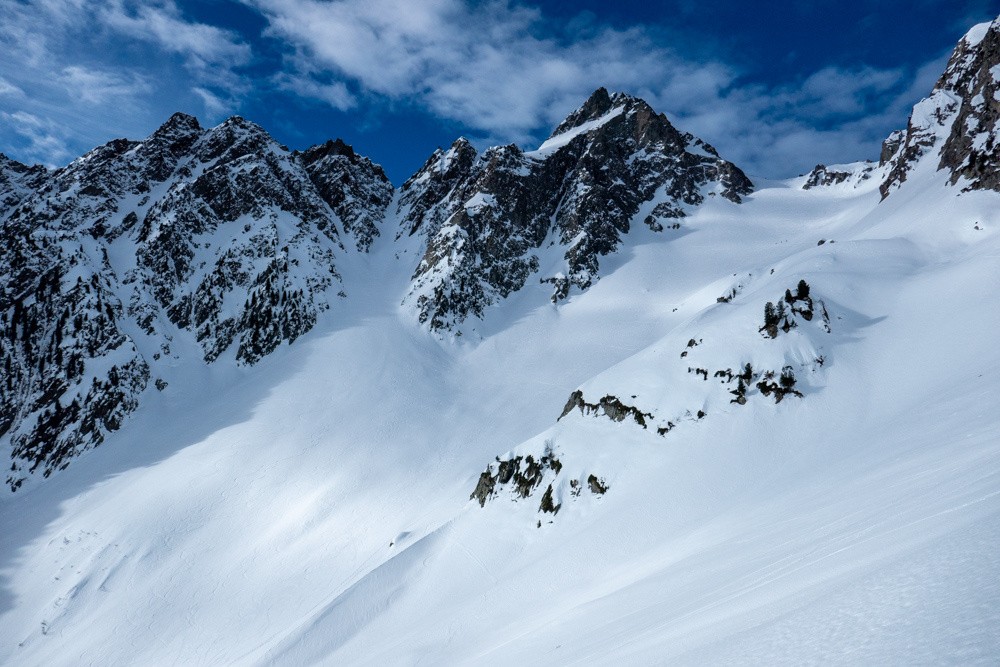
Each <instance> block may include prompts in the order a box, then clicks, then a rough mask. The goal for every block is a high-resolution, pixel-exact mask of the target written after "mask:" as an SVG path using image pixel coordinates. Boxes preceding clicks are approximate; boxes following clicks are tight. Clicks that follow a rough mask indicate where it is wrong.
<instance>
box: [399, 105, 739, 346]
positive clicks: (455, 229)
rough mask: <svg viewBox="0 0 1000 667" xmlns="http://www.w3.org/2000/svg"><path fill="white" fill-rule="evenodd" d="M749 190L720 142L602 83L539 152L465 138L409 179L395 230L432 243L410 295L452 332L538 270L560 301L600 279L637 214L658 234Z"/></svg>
mask: <svg viewBox="0 0 1000 667" xmlns="http://www.w3.org/2000/svg"><path fill="white" fill-rule="evenodd" d="M752 188H753V185H752V183H750V181H749V180H748V179H747V177H746V176H745V175H744V174H743V172H742V171H740V170H739V169H738V168H737V167H735V166H734V165H733V164H731V163H729V162H727V161H725V160H723V159H721V158H720V157H719V155H718V153H717V152H716V151H715V149H714V148H712V147H711V146H709V145H708V144H706V143H704V142H702V141H701V140H699V139H696V138H695V137H693V136H691V135H690V134H684V133H681V132H679V131H678V130H676V129H675V128H674V127H673V125H671V124H670V122H669V121H668V120H667V118H666V117H665V116H663V115H662V114H656V113H655V112H654V111H653V110H652V109H651V108H650V107H649V105H648V104H646V103H645V102H643V101H642V100H640V99H636V98H634V97H630V96H628V95H623V94H616V95H613V96H612V95H609V94H608V92H607V91H606V90H604V89H603V88H602V89H600V90H598V91H597V92H595V93H594V94H593V95H592V96H591V97H590V99H589V100H587V102H586V103H585V104H584V105H583V106H582V107H580V109H578V110H577V111H575V112H574V113H573V114H571V115H570V116H569V117H568V118H567V119H566V120H565V121H564V122H563V123H562V124H560V125H559V127H557V128H556V131H555V132H554V133H553V135H552V136H551V137H550V138H549V140H548V141H546V142H545V143H544V144H543V145H542V146H541V147H540V148H539V149H538V150H536V151H532V152H527V153H526V152H523V151H521V150H520V149H519V148H518V147H516V146H513V145H511V146H501V147H497V148H491V149H489V150H488V151H486V152H485V153H484V154H482V155H477V154H476V151H475V149H474V148H473V147H472V146H471V145H470V144H469V143H468V142H467V141H465V140H464V139H460V140H459V141H457V142H455V144H454V145H452V147H451V148H450V149H449V150H448V151H438V152H437V153H435V154H434V155H433V156H431V159H430V160H428V162H427V163H426V164H425V165H424V167H423V168H422V169H421V170H420V171H418V172H417V174H415V175H414V176H413V178H411V179H410V180H409V181H407V182H406V183H405V184H404V185H403V187H402V190H401V198H400V202H399V214H400V216H401V219H402V229H401V232H400V233H401V234H420V235H422V236H423V237H424V239H425V252H424V256H423V259H422V261H421V262H420V264H419V266H418V267H417V269H416V272H415V273H414V282H413V286H412V289H411V290H410V292H409V294H408V295H407V297H406V302H407V303H409V304H411V305H412V306H413V307H415V309H416V311H417V313H418V317H419V319H420V321H421V322H425V323H428V324H429V326H430V327H431V328H433V329H450V328H452V327H453V326H455V325H456V324H458V323H460V322H462V321H463V320H464V319H465V318H466V317H468V316H470V315H473V316H481V315H482V313H483V309H484V308H486V307H487V306H489V305H491V304H493V303H496V302H497V301H499V300H500V299H503V298H506V297H507V296H508V295H510V294H511V293H512V292H515V291H517V290H519V289H521V288H522V287H523V286H524V285H525V283H526V282H527V281H528V279H529V278H530V277H531V276H533V275H535V274H537V273H539V272H540V271H542V270H544V271H545V273H543V274H542V275H541V276H540V279H541V280H542V281H543V282H547V283H551V284H552V285H553V296H552V299H553V301H558V300H560V299H563V298H565V297H566V296H567V295H568V294H569V291H570V289H571V288H572V287H577V288H579V289H586V288H587V287H589V286H590V285H591V284H592V283H593V282H594V281H595V280H597V279H598V275H599V268H600V258H601V257H604V256H606V255H608V254H609V253H612V252H615V251H616V250H617V249H618V248H619V246H620V245H621V242H622V238H623V236H624V235H625V234H626V233H628V231H629V229H630V225H631V224H632V223H633V221H635V220H637V219H638V220H639V221H640V222H641V223H642V224H645V225H648V226H649V227H650V228H651V229H654V230H656V231H662V230H663V228H664V224H663V222H664V221H666V220H669V221H671V223H672V222H673V221H674V220H675V219H677V218H680V217H683V216H684V215H685V208H686V207H690V206H697V205H698V204H700V203H702V202H703V201H704V199H705V196H706V194H713V195H718V196H721V197H724V198H726V199H729V200H730V201H733V202H740V201H741V197H742V196H744V195H746V194H748V193H749V192H751V190H752ZM546 256H549V259H550V260H551V261H547V262H546V267H543V266H542V261H543V259H544V258H546ZM551 264H555V265H557V266H558V265H561V267H562V268H561V269H558V268H555V269H554V270H553V269H551V268H549V265H551Z"/></svg>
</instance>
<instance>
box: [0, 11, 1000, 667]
mask: <svg viewBox="0 0 1000 667" xmlns="http://www.w3.org/2000/svg"><path fill="white" fill-rule="evenodd" d="M998 45H1000V19H998V21H995V22H993V23H988V24H983V25H980V26H976V27H974V28H973V29H972V30H971V31H970V32H969V33H968V34H967V35H966V36H965V37H964V38H963V40H962V41H961V42H959V44H958V46H957V47H956V50H955V54H954V55H953V57H952V58H951V60H950V61H949V63H948V66H947V70H946V72H945V74H944V76H943V77H942V78H941V80H940V81H939V82H938V84H937V85H936V86H935V88H934V90H933V91H932V92H931V95H930V97H928V98H927V99H925V100H923V101H921V102H919V103H917V104H916V106H915V107H914V112H913V115H912V117H911V118H910V121H909V123H908V127H907V128H906V129H905V130H904V131H901V132H899V133H894V134H893V135H892V136H891V137H889V139H887V141H886V143H885V145H884V147H883V152H882V155H881V159H880V162H879V163H874V162H858V163H856V164H848V165H828V166H824V165H818V166H817V168H816V169H814V170H813V171H812V172H811V173H810V174H807V175H805V176H801V177H798V178H793V179H789V180H786V181H779V182H774V181H767V180H764V179H754V182H753V184H751V181H750V180H749V179H748V178H747V177H746V176H745V175H744V174H743V172H742V171H740V170H739V168H738V167H737V166H735V165H733V164H731V163H729V162H727V161H725V160H724V159H722V158H721V157H720V156H719V155H718V154H717V152H716V151H715V150H714V149H713V148H711V146H709V145H708V144H706V143H705V142H704V141H702V140H700V139H696V138H694V137H692V136H691V135H688V134H684V133H682V132H680V131H679V130H677V129H675V128H674V127H673V126H672V125H671V124H670V123H669V122H668V121H667V119H666V118H665V117H664V116H662V115H659V114H657V113H655V112H654V111H653V110H652V109H651V108H650V107H649V106H648V105H647V104H646V103H645V102H643V101H642V100H638V99H636V98H633V97H630V96H627V95H623V94H610V93H608V92H607V91H605V90H603V89H601V90H598V91H597V92H595V93H594V94H593V95H592V96H591V98H590V99H589V100H587V101H586V102H585V103H584V105H583V106H582V107H580V109H578V110H577V111H575V112H574V113H572V114H571V115H570V116H569V117H568V118H567V119H566V120H565V121H564V122H563V123H562V124H560V125H559V126H558V127H557V128H556V129H555V131H554V132H553V134H552V136H551V137H550V138H549V139H548V140H547V141H545V142H544V143H543V144H542V145H541V146H540V147H538V148H537V149H536V150H533V151H524V150H522V149H520V148H518V147H516V146H504V147H498V148H493V149H489V150H487V151H485V152H484V153H482V154H481V155H480V154H478V152H477V151H476V150H475V149H474V148H473V147H472V146H471V144H469V142H467V141H465V140H461V139H460V140H458V141H456V142H455V143H454V144H453V145H452V146H451V147H450V148H449V149H448V150H440V151H438V152H436V153H435V154H434V155H432V156H431V158H430V159H429V160H428V161H427V163H426V164H425V165H424V167H423V168H421V170H420V171H418V172H417V173H416V174H415V175H414V176H413V177H412V178H410V179H409V180H408V181H407V182H406V183H405V184H404V185H402V186H401V187H400V188H399V189H398V190H394V188H393V187H392V185H391V184H390V183H389V181H388V180H387V179H386V177H385V175H384V174H383V172H382V170H381V169H380V168H379V167H378V166H377V165H374V164H372V163H371V161H370V160H368V159H366V158H364V157H362V156H360V155H359V154H357V153H356V152H355V151H354V149H352V148H351V147H349V146H347V145H345V144H344V143H343V142H341V141H332V142H327V143H326V144H322V145H319V146H315V147H313V148H310V149H308V150H306V151H303V152H295V151H289V150H288V149H286V148H284V147H283V146H280V145H278V144H277V143H276V142H275V141H274V140H273V139H272V138H271V137H269V136H268V135H267V133H266V132H265V131H264V130H263V129H261V128H259V127H258V126H256V125H254V124H252V123H250V122H248V121H246V120H244V119H241V118H232V119H230V120H228V121H226V122H225V123H223V124H222V125H220V126H218V127H215V128H210V129H205V128H202V127H201V126H200V125H199V124H198V122H197V121H196V120H195V119H194V118H191V117H190V116H185V115H181V114H178V115H175V116H174V117H172V118H171V119H170V120H169V121H168V122H167V123H166V124H165V125H164V126H163V127H162V128H160V129H159V130H158V131H157V132H155V133H154V134H153V135H152V136H150V137H149V138H147V139H145V140H142V141H127V140H117V141H113V142H110V143H109V144H107V145H105V146H102V147H99V148H97V149H95V150H94V151H91V152H90V153H88V154H87V155H85V156H83V157H82V158H80V159H78V160H76V161H74V162H72V163H71V164H70V165H68V166H66V167H63V168H61V169H56V170H53V171H48V170H46V169H44V168H41V167H26V166H24V165H20V164H18V163H16V162H13V161H10V160H8V159H6V158H0V202H2V208H0V238H2V240H3V243H2V244H0V276H2V279H0V369H2V372H3V376H2V378H0V390H2V393H0V444H2V445H3V446H4V447H8V448H9V451H11V453H12V464H13V467H12V470H11V473H10V478H9V480H8V484H9V485H10V486H11V487H12V488H13V489H16V492H5V493H4V494H3V497H2V499H0V535H3V540H2V542H0V662H3V663H5V664H19V665H20V664H81V663H90V664H164V663H181V664H220V663H221V664H387V663H388V664H415V663H419V662H423V663H433V664H512V663H525V664H541V663H545V664H552V663H558V664H563V663H578V662H598V663H612V662H614V663H622V662H625V663H630V664H631V663H638V664H663V663H668V664H734V663H737V664H801V663H814V662H822V663H839V664H858V663H862V664H885V663H893V664H898V663H906V664H910V663H919V664H924V663H941V662H949V663H962V664H991V663H993V662H995V661H996V657H997V655H1000V632H998V630H997V628H1000V602H998V600H1000V583H998V582H1000V559H998V558H997V555H996V554H997V545H998V544H1000V416H998V415H1000V410H997V401H996V399H995V396H996V393H997V378H998V377H1000V348H998V347H997V345H996V336H995V334H994V332H995V331H997V330H1000V303H998V300H997V296H996V295H995V294H994V290H993V285H994V283H995V282H996V281H997V280H998V279H1000V263H998V262H997V257H1000V233H998V230H1000V205H998V204H1000V193H998V191H997V190H998V188H997V187H996V183H997V182H998V181H997V174H1000V165H998V164H997V160H998V159H1000V154H998V151H1000V146H997V142H996V137H995V133H996V118H997V111H998V109H1000V107H998V106H997V105H998V104H1000V103H998V102H997V99H996V92H997V91H996V89H997V86H998V82H1000V46H998ZM859 157H863V156H859ZM99 444H100V445H101V446H100V447H96V445H99ZM62 468H65V470H60V469H62ZM32 471H34V472H35V473H37V474H34V475H32V474H31V472H32ZM55 471H59V472H57V473H56V474H50V473H53V472H55ZM43 476H44V477H49V478H48V479H44V480H43V479H40V478H41V477H43Z"/></svg>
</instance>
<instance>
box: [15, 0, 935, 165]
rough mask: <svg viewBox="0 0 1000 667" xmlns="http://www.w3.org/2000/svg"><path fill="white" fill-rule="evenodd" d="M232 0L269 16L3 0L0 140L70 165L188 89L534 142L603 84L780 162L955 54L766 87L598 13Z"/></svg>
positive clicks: (747, 155)
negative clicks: (420, 120)
mask: <svg viewBox="0 0 1000 667" xmlns="http://www.w3.org/2000/svg"><path fill="white" fill-rule="evenodd" d="M233 1H238V2H240V3H242V6H243V11H247V9H249V10H252V12H253V13H256V15H257V16H258V18H259V19H260V25H262V26H263V28H262V29H260V28H256V29H254V30H253V31H250V32H247V31H244V32H243V33H240V32H237V31H236V30H235V29H233V28H227V27H222V26H220V25H213V24H212V22H211V21H210V20H208V19H205V18H202V20H200V21H199V20H195V19H193V18H191V16H190V15H189V14H186V13H185V11H184V10H185V6H184V5H183V3H182V2H181V1H180V0H155V1H152V2H139V1H138V0H89V1H88V0H35V1H34V2H31V3H22V2H17V1H12V2H5V3H0V49H3V51H4V53H5V59H4V62H3V63H2V64H0V112H2V113H3V120H4V125H3V127H0V147H2V148H0V150H11V149H17V152H18V156H19V157H21V159H28V160H37V161H41V162H45V163H49V164H57V163H59V162H61V161H64V160H65V159H67V158H68V157H71V156H73V155H75V154H77V153H78V152H80V151H81V150H85V149H86V148H89V147H91V146H93V145H95V144H96V143H99V142H100V141H104V140H106V139H107V138H109V137H108V136H107V133H108V131H109V129H110V130H111V131H113V132H114V133H116V134H123V135H127V136H142V135H144V134H145V133H147V132H148V131H149V130H150V129H151V128H152V127H155V125H156V124H158V123H159V122H161V121H162V120H163V119H165V118H166V117H168V116H169V115H170V113H172V112H173V111H176V110H178V108H180V106H181V105H184V106H185V107H186V108H185V110H191V111H195V112H196V113H199V114H201V115H203V116H207V120H208V121H209V122H212V121H215V120H219V119H221V118H222V117H223V116H224V115H227V114H230V113H236V112H240V111H243V109H244V108H246V107H252V106H253V104H254V103H255V101H257V100H259V99H261V98H262V96H264V95H267V96H269V97H268V100H269V102H268V103H269V104H273V101H274V100H279V101H280V100H287V101H288V107H289V108H292V107H294V106H295V103H297V102H298V103H301V102H302V101H304V100H306V101H311V103H312V104H319V105H326V106H327V107H329V108H330V109H333V110H337V111H339V112H343V113H344V114H345V117H346V118H347V119H348V121H347V122H356V123H358V124H362V123H363V122H364V120H363V119H364V117H365V116H366V115H371V114H372V113H376V114H377V113H378V111H379V110H382V109H386V108H388V109H393V110H400V109H402V110H403V111H404V112H412V113H419V114H423V115H427V116H431V117H434V118H437V119H440V120H442V121H445V122H448V123H451V124H455V125H458V126H460V127H461V128H464V131H466V132H468V133H469V134H471V135H472V136H473V137H474V138H476V139H477V140H478V141H479V143H481V144H486V143H508V142H517V143H520V144H522V145H526V146H532V145H533V144H535V143H537V142H539V141H541V140H542V139H544V138H545V136H546V135H547V133H548V131H549V130H550V129H551V128H552V127H554V126H555V125H556V124H557V123H558V122H559V121H560V120H561V119H562V118H563V117H565V116H566V114H567V113H569V112H570V111H572V110H573V109H574V108H576V107H577V106H579V105H580V104H581V103H582V102H583V100H585V99H586V98H587V96H588V95H589V94H590V93H591V92H592V91H593V90H594V89H595V88H597V87H599V86H605V87H607V88H609V89H612V90H621V91H625V92H628V93H631V94H634V95H637V96H640V97H643V98H645V99H646V100H647V101H649V102H650V104H652V105H653V106H654V108H656V109H657V110H660V111H663V112H665V113H667V115H668V116H669V117H670V118H671V120H672V121H674V122H675V124H676V125H677V126H678V127H679V128H681V129H683V130H687V131H690V132H693V133H694V134H697V135H698V136H700V137H702V138H704V139H705V140H706V141H709V142H710V143H712V144H714V145H715V146H716V147H717V148H718V149H719V150H720V152H722V154H723V155H724V156H725V157H727V158H729V159H731V160H733V161H734V162H737V163H738V164H740V165H741V166H743V167H744V168H746V169H748V170H749V171H751V172H755V173H758V174H765V175H769V176H780V175H790V173H789V172H792V171H802V170H805V169H808V168H809V167H810V166H812V163H814V162H815V161H819V160H822V161H827V162H838V161H847V160H853V159H861V158H864V157H869V156H874V155H875V154H876V152H877V147H878V143H879V142H880V141H881V139H882V138H883V137H884V136H885V135H886V134H887V133H888V132H889V131H890V130H891V129H894V128H895V127H898V126H901V125H902V124H903V123H905V119H906V116H907V113H908V110H909V108H910V107H911V106H912V105H913V104H914V103H915V102H916V101H917V100H919V99H920V98H921V97H922V96H924V95H926V94H927V93H928V92H929V90H930V87H931V86H932V85H933V82H934V79H935V78H936V76H937V75H938V74H939V73H940V71H941V70H942V69H943V65H944V58H945V56H946V54H930V55H933V56H935V57H933V58H932V59H931V60H930V61H929V62H927V63H925V64H923V65H922V66H919V67H909V68H906V67H901V68H896V69H879V68H873V67H866V66H863V65H862V66H856V67H852V68H843V67H833V66H830V67H824V68H822V69H820V70H819V71H816V72H813V73H812V74H811V75H809V76H806V77H802V78H799V79H797V80H794V81H788V82H786V83H784V84H778V85H773V84H772V85H763V84H761V83H759V82H755V81H754V80H753V79H752V78H751V77H750V76H749V75H748V73H747V72H745V71H743V70H742V69H741V68H740V66H739V65H738V64H734V63H730V62H723V61H720V60H713V59H710V58H704V57H695V56H693V55H691V54H690V53H688V52H684V51H683V50H682V48H681V47H680V46H678V45H677V44H676V43H674V41H673V40H672V38H671V37H670V35H669V33H667V32H665V31H664V30H662V29H661V28H657V27H650V26H643V25H635V26H632V27H614V26H611V25H607V24H603V23H601V22H600V21H598V20H597V19H596V18H595V17H594V16H593V15H580V16H578V17H576V18H574V19H571V20H559V21H557V20H554V19H552V18H551V17H548V16H546V15H545V14H544V13H543V12H542V11H541V10H540V9H538V8H537V7H535V6H531V5H528V4H524V3H521V2H510V1H508V0H475V1H473V0H329V1H327V0H323V1H321V0H216V2H215V3H214V6H216V7H217V8H221V9H225V7H227V6H230V7H231V4H230V5H227V4H226V3H227V2H230V3H231V2H233ZM678 27H679V26H678ZM262 54H267V55H268V57H264V56H263V55H262ZM275 54H276V55H275ZM299 108H300V109H301V104H300V105H299ZM352 114H353V115H352ZM351 119H353V121H351ZM260 120H261V122H263V123H264V124H265V125H266V124H267V119H266V118H262V119H260ZM292 121H293V122H294V118H292ZM311 139H313V140H315V141H320V140H322V139H325V137H312V138H311ZM359 149H360V150H362V151H363V152H364V150H365V147H364V146H359ZM423 157H425V156H416V157H415V162H416V163H419V161H421V160H422V159H423Z"/></svg>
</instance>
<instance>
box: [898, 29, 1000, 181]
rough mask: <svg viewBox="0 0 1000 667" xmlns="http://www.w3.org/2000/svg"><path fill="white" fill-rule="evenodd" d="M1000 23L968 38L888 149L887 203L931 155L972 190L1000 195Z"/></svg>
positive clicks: (959, 44)
mask: <svg viewBox="0 0 1000 667" xmlns="http://www.w3.org/2000/svg"><path fill="white" fill-rule="evenodd" d="M998 95H1000V18H998V19H996V20H994V21H992V22H989V23H981V24H979V25H977V26H975V27H973V28H972V29H971V30H969V32H968V33H966V34H965V36H964V37H962V39H961V40H959V42H958V44H957V45H956V46H955V50H954V52H953V53H952V55H951V58H950V59H949V60H948V65H947V67H946V68H945V71H944V74H942V75H941V78H940V79H938V82H937V84H935V86H934V89H933V90H932V91H931V94H930V96H929V97H927V98H925V99H923V100H921V101H920V102H918V103H917V104H916V105H915V106H914V107H913V112H912V114H911V115H910V120H909V122H908V124H907V128H906V130H905V131H904V132H894V133H893V134H891V135H890V136H889V138H888V139H886V141H885V143H884V144H883V146H882V162H883V163H887V164H890V165H891V166H890V168H889V173H888V175H887V176H886V178H885V181H883V183H882V185H881V187H880V190H881V192H882V198H883V199H884V198H885V197H888V196H889V194H890V193H891V192H892V191H893V190H894V189H895V188H897V187H899V186H900V185H901V184H902V183H903V182H904V181H905V180H906V179H907V177H908V175H909V173H910V172H911V171H912V170H913V167H914V165H915V164H916V163H917V162H918V161H920V160H921V159H923V158H924V157H925V156H926V157H927V158H928V159H936V160H937V169H938V170H943V169H947V170H948V172H949V179H948V180H949V182H950V183H951V184H952V185H961V186H962V188H963V189H966V190H997V191H1000V136H998V135H1000V101H998Z"/></svg>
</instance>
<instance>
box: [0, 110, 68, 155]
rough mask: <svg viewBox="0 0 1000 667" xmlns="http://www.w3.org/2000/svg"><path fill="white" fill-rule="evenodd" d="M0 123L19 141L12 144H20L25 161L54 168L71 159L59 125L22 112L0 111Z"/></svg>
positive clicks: (63, 130) (63, 129) (62, 128)
mask: <svg viewBox="0 0 1000 667" xmlns="http://www.w3.org/2000/svg"><path fill="white" fill-rule="evenodd" d="M0 121H2V122H3V124H4V125H5V126H7V127H8V128H10V130H11V132H12V133H13V134H14V135H15V136H16V137H17V139H18V140H19V141H15V142H14V143H16V144H21V146H22V150H21V153H22V155H23V157H24V158H26V159H27V161H29V162H41V163H44V164H46V165H49V166H54V165H57V164H59V163H61V162H62V161H64V160H66V159H67V158H70V157H72V152H71V150H70V148H69V146H68V144H67V137H66V131H65V128H64V127H62V126H61V125H60V124H58V123H55V122H53V121H51V120H48V119H45V118H39V117H38V116H35V115H33V114H30V113H27V112H24V111H16V112H14V113H8V112H6V111H0Z"/></svg>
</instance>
